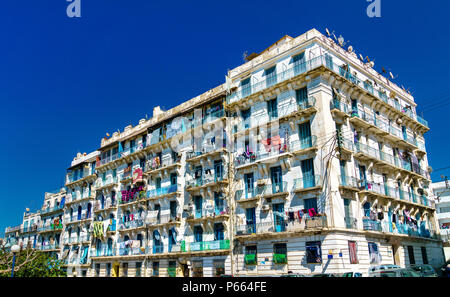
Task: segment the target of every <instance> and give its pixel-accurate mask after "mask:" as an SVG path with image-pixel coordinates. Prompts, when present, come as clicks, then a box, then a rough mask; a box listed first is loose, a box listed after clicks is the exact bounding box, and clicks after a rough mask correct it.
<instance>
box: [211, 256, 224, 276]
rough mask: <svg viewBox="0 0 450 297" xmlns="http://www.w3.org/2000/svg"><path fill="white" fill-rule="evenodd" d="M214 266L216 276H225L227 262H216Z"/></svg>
mask: <svg viewBox="0 0 450 297" xmlns="http://www.w3.org/2000/svg"><path fill="white" fill-rule="evenodd" d="M213 266H214V274H215V276H221V275H223V274H225V260H214V262H213Z"/></svg>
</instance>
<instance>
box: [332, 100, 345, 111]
mask: <svg viewBox="0 0 450 297" xmlns="http://www.w3.org/2000/svg"><path fill="white" fill-rule="evenodd" d="M333 109H338V110H340V111H342V112H344V113H348V112H349V106H348V105H347V104H345V103H344V102H342V101H340V100H338V99H333V100H332V101H331V102H330V110H333Z"/></svg>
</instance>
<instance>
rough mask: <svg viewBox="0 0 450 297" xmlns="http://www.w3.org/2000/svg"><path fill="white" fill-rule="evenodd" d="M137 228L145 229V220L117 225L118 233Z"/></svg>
mask: <svg viewBox="0 0 450 297" xmlns="http://www.w3.org/2000/svg"><path fill="white" fill-rule="evenodd" d="M135 215H136V214H135ZM138 228H145V219H136V220H133V221H128V222H120V223H119V231H129V230H132V229H138Z"/></svg>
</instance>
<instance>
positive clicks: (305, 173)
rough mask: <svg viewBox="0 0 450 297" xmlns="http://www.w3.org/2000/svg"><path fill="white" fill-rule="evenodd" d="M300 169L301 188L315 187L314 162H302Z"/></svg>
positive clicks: (311, 160)
mask: <svg viewBox="0 0 450 297" xmlns="http://www.w3.org/2000/svg"><path fill="white" fill-rule="evenodd" d="M300 167H301V169H302V177H303V188H311V187H314V186H316V180H315V177H314V160H313V159H307V160H302V161H301V163H300Z"/></svg>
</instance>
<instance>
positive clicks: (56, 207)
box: [40, 205, 64, 215]
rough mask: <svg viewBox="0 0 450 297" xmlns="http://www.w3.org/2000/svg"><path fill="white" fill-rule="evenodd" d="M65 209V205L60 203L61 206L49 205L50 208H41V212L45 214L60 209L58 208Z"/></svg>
mask: <svg viewBox="0 0 450 297" xmlns="http://www.w3.org/2000/svg"><path fill="white" fill-rule="evenodd" d="M63 209H64V205H59V206H54V207H49V208H45V209H41V210H40V213H41V215H45V214H48V213H51V212H54V211H58V210H63Z"/></svg>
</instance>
